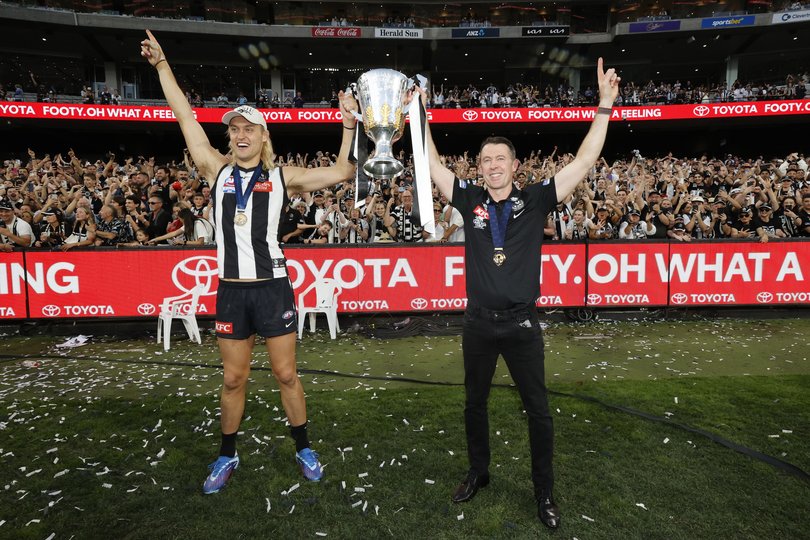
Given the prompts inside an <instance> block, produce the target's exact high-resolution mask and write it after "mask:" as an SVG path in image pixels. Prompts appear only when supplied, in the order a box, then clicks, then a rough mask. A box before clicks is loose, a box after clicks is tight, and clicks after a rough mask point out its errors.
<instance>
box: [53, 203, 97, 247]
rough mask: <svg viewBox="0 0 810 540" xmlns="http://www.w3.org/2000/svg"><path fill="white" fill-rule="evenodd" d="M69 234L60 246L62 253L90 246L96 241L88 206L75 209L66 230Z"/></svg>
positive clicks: (94, 225) (93, 222)
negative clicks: (71, 221)
mask: <svg viewBox="0 0 810 540" xmlns="http://www.w3.org/2000/svg"><path fill="white" fill-rule="evenodd" d="M67 230H68V231H69V232H70V234H69V235H68V237H67V238H65V243H64V244H62V246H61V249H62V251H67V250H69V249H73V248H77V247H86V246H92V245H93V244H94V243H95V241H96V222H95V220H94V219H93V214H92V212H91V211H90V209H89V204H88V205H84V206H79V207H77V208H76V213H75V215H74V219H73V223H72V224H71V225H70V226H69V227H68V229H67Z"/></svg>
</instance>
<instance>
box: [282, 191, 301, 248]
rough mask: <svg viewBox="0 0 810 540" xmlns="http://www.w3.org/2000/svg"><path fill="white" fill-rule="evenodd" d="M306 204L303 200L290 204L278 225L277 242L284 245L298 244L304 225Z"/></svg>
mask: <svg viewBox="0 0 810 540" xmlns="http://www.w3.org/2000/svg"><path fill="white" fill-rule="evenodd" d="M306 213H307V203H305V202H304V201H303V200H300V201H296V202H292V201H291V202H290V204H288V205H287V207H286V210H285V211H284V213H283V214H282V216H281V220H280V221H279V225H278V241H279V242H281V243H284V244H291V243H300V241H301V238H300V237H301V235H302V234H303V233H304V231H305V228H304V226H305V225H307V223H306Z"/></svg>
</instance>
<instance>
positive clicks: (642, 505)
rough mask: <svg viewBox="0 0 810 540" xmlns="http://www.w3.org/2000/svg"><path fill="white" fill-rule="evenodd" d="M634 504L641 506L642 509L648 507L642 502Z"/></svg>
mask: <svg viewBox="0 0 810 540" xmlns="http://www.w3.org/2000/svg"><path fill="white" fill-rule="evenodd" d="M636 506H638V507H639V508H643V509H644V510H649V508H647V507H646V506H644V503H636Z"/></svg>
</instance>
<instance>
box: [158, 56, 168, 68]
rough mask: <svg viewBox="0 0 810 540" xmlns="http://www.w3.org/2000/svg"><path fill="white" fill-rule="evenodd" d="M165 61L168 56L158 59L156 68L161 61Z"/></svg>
mask: <svg viewBox="0 0 810 540" xmlns="http://www.w3.org/2000/svg"><path fill="white" fill-rule="evenodd" d="M165 61H166V58H165V57H164V58H161V59H160V60H158V61H157V62H155V69H157V67H158V64H160V63H161V62H165Z"/></svg>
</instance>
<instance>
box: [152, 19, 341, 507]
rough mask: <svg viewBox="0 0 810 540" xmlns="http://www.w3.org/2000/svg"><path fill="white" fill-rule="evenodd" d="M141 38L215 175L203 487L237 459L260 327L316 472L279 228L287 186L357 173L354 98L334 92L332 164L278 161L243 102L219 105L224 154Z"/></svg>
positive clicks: (197, 152)
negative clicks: (338, 117)
mask: <svg viewBox="0 0 810 540" xmlns="http://www.w3.org/2000/svg"><path fill="white" fill-rule="evenodd" d="M146 34H147V39H145V40H143V41H142V42H141V55H142V56H143V57H145V58H146V59H147V60H148V61H149V63H150V64H151V65H152V66H154V67H155V69H156V70H157V73H158V76H159V78H160V84H161V87H162V88H163V93H164V94H165V96H166V100H167V101H168V103H169V106H170V107H171V108H172V111H173V112H174V115H175V117H176V118H177V121H178V122H179V124H180V129H181V131H182V132H183V136H184V138H185V141H186V146H187V147H188V149H189V152H190V153H191V157H192V158H193V159H194V162H195V163H196V164H197V165H198V167H199V169H200V173H201V175H203V176H204V177H206V178H208V179H213V180H214V187H213V189H212V197H213V199H214V205H213V216H214V219H213V221H214V222H215V223H216V228H217V264H218V267H219V289H218V291H217V322H216V331H217V341H218V344H219V350H220V354H221V355H222V363H223V366H224V382H223V385H222V397H221V407H222V413H221V427H222V444H221V448H220V456H219V458H218V459H217V460H216V461H215V462H214V463H213V464H211V466H210V467H209V468H210V469H211V473H210V474H209V476H208V478H207V479H206V480H205V483H204V485H203V492H204V493H216V492H218V491H219V490H220V489H222V488H223V487H224V486H225V484H226V483H227V481H228V479H230V477H231V474H232V473H233V471H234V470H235V469H236V468H237V467H238V465H239V457H238V456H237V454H236V433H237V431H238V429H239V424H240V423H241V420H242V414H243V412H244V408H245V392H246V387H247V380H248V374H249V373H250V359H251V353H252V351H253V345H254V340H255V337H256V335H257V334H258V335H259V336H262V337H264V338H265V343H266V346H267V352H268V353H269V355H270V358H271V365H272V369H273V374H274V375H275V377H276V380H277V381H278V384H279V387H280V390H281V403H282V405H283V407H284V411H285V412H286V414H287V419H288V421H289V422H290V426H291V435H292V437H293V439H294V440H295V445H296V460H297V461H298V463H299V465H300V466H301V470H302V472H303V474H304V476H305V477H306V478H307V479H308V480H311V481H316V482H317V481H318V480H320V478H321V474H322V473H321V464H320V462H319V461H318V454H316V453H315V452H313V451H312V450H311V449H310V448H309V439H308V437H307V413H306V402H305V400H304V390H303V388H302V386H301V382H300V381H299V380H298V374H297V370H296V366H295V331H296V328H297V325H296V313H295V303H294V296H293V290H292V285H291V284H290V279H289V277H288V275H287V268H286V264H285V259H284V254H283V253H282V251H281V248H280V247H279V245H278V226H279V221H280V220H281V217H282V213H283V211H284V208H285V206H286V205H287V204H288V202H289V194H290V193H293V192H298V191H302V192H305V191H315V190H317V189H322V188H325V187H327V186H332V185H334V184H336V183H338V182H341V181H343V180H346V179H349V178H353V177H354V173H355V169H354V166H353V165H352V164H350V163H349V159H348V157H349V150H350V146H351V142H352V135H353V131H354V130H355V129H356V126H355V123H356V121H355V118H354V116H353V114H352V111H356V110H357V103H356V102H355V100H354V98H352V97H351V96H349V95H343V94H342V93H341V95H340V109H341V111H342V112H343V130H342V131H343V138H342V142H341V147H340V154H339V155H338V159H337V162H336V163H335V165H334V166H332V167H317V168H312V169H307V168H303V167H293V166H284V167H278V166H276V164H275V161H276V158H275V155H274V154H273V147H272V145H271V143H270V135H269V133H268V131H267V123H266V121H265V119H264V116H263V115H262V114H261V113H260V112H259V111H257V110H256V109H253V108H252V107H249V106H246V105H243V106H240V107H238V108H236V109H234V110H232V111H229V112H227V113H225V115H224V116H223V117H222V122H223V123H225V124H227V126H228V138H229V141H230V152H229V153H228V154H227V155H222V154H221V153H220V152H219V151H217V150H216V149H215V148H214V147H212V146H211V143H210V142H209V141H208V137H207V136H206V134H205V132H204V131H203V129H202V127H201V126H200V124H199V123H198V122H197V120H196V118H195V117H194V112H193V111H192V109H191V107H190V105H189V104H188V101H187V100H186V98H185V95H184V93H183V91H182V90H181V89H180V87H179V86H178V84H177V81H176V80H175V78H174V75H173V73H172V70H171V68H170V67H169V63H168V61H167V60H166V56H165V54H164V52H163V50H162V49H161V47H160V45H159V44H158V42H157V40H156V39H155V37H154V36H153V35H152V33H151V32H150V31H148V30H147V31H146Z"/></svg>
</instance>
